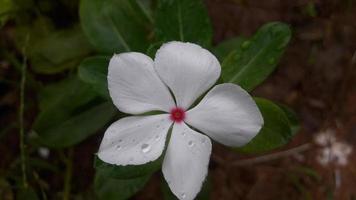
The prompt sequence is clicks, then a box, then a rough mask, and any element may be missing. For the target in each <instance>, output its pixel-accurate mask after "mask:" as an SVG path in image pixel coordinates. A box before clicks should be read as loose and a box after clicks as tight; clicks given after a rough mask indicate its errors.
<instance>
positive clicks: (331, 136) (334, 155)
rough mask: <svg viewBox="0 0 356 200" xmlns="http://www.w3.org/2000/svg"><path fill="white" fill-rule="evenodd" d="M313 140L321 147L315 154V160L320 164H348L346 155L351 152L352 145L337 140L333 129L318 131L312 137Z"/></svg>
mask: <svg viewBox="0 0 356 200" xmlns="http://www.w3.org/2000/svg"><path fill="white" fill-rule="evenodd" d="M314 141H315V143H316V144H318V145H320V146H321V147H322V149H321V150H320V151H319V154H318V155H317V161H318V162H319V163H320V164H321V165H323V166H327V165H329V164H334V165H336V166H346V165H347V164H348V157H349V155H350V154H351V153H352V147H351V146H350V145H348V144H346V143H344V142H341V141H338V140H337V138H336V136H335V131H334V130H333V129H327V130H326V131H325V132H321V133H319V134H318V135H316V137H315V138H314Z"/></svg>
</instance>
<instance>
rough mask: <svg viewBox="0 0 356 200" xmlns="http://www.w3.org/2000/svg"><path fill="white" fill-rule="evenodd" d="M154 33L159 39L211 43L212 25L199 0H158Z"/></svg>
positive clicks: (205, 44)
mask: <svg viewBox="0 0 356 200" xmlns="http://www.w3.org/2000/svg"><path fill="white" fill-rule="evenodd" d="M155 19H156V34H157V37H158V39H159V40H160V41H171V40H177V41H184V42H193V43H197V44H200V45H202V46H204V47H209V46H210V45H211V38H212V27H211V24H210V19H209V16H208V13H207V10H206V8H205V6H204V4H203V2H202V1H201V0H158V9H157V11H156V18H155Z"/></svg>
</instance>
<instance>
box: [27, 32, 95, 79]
mask: <svg viewBox="0 0 356 200" xmlns="http://www.w3.org/2000/svg"><path fill="white" fill-rule="evenodd" d="M30 46H31V48H29V60H30V62H31V66H32V69H33V70H34V71H35V72H37V73H44V74H54V73H58V72H61V71H63V70H66V69H69V68H73V67H77V66H78V64H79V63H80V61H81V60H82V59H83V58H84V57H85V56H87V55H88V54H89V53H90V52H91V51H92V47H91V45H90V44H89V42H88V41H87V40H86V38H85V36H84V35H83V33H82V31H81V29H80V28H79V27H76V28H73V29H68V30H62V31H57V32H53V33H50V34H49V35H48V36H47V37H44V38H39V39H38V40H37V41H35V42H34V43H33V44H31V45H30Z"/></svg>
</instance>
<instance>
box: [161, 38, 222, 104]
mask: <svg viewBox="0 0 356 200" xmlns="http://www.w3.org/2000/svg"><path fill="white" fill-rule="evenodd" d="M155 69H156V71H157V73H158V74H159V76H160V77H161V79H162V80H163V82H164V83H166V85H168V87H169V88H170V89H171V90H172V92H173V94H174V96H175V98H176V101H177V105H178V106H179V107H182V108H184V109H188V108H189V107H190V106H191V105H192V103H193V102H194V101H195V100H196V99H197V98H198V97H199V96H200V95H201V94H203V93H204V92H205V91H206V90H208V89H209V88H210V87H211V86H212V85H213V84H214V83H215V82H216V80H217V79H218V78H219V76H220V71H221V67H220V64H219V61H218V60H217V59H216V58H215V56H214V55H213V54H211V53H210V52H209V51H208V50H205V49H203V48H201V47H200V46H198V45H196V44H191V43H183V42H169V43H166V44H164V45H162V47H161V48H160V49H159V50H158V51H157V54H156V58H155Z"/></svg>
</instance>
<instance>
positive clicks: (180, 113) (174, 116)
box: [169, 107, 185, 123]
mask: <svg viewBox="0 0 356 200" xmlns="http://www.w3.org/2000/svg"><path fill="white" fill-rule="evenodd" d="M169 118H170V119H171V120H172V121H174V122H177V123H179V122H182V121H183V120H184V119H185V110H184V109H183V108H179V107H175V108H173V109H172V110H171V115H170V117H169Z"/></svg>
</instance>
